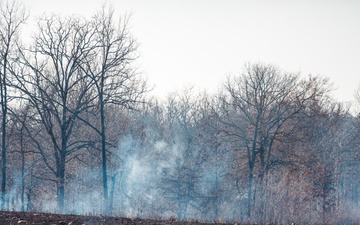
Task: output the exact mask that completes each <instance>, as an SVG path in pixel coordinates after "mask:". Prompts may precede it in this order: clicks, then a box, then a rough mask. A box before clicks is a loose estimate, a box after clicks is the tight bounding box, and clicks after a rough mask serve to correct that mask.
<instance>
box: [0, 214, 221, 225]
mask: <svg viewBox="0 0 360 225" xmlns="http://www.w3.org/2000/svg"><path fill="white" fill-rule="evenodd" d="M0 224H1V225H27V224H29V225H30V224H31V225H120V224H123V225H190V224H191V225H216V224H217V223H200V222H197V221H191V222H190V221H189V222H179V221H176V220H161V221H160V220H147V219H138V218H135V219H131V218H122V217H108V216H79V215H65V214H52V213H37V212H8V211H0ZM222 225H224V224H222Z"/></svg>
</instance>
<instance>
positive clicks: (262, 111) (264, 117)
mask: <svg viewBox="0 0 360 225" xmlns="http://www.w3.org/2000/svg"><path fill="white" fill-rule="evenodd" d="M311 84H312V80H309V81H300V80H299V76H298V75H297V74H291V73H284V72H282V71H280V70H279V69H278V68H277V67H275V66H272V65H264V64H261V63H258V64H248V65H247V66H246V67H245V72H244V73H243V74H242V75H240V76H237V77H235V78H229V79H228V81H227V83H226V85H225V89H226V92H227V97H224V98H223V102H225V104H224V106H225V108H224V109H225V111H224V115H225V116H223V118H224V119H222V118H221V117H219V118H220V119H221V121H222V123H224V125H226V127H227V128H228V129H227V130H226V131H225V132H226V133H227V135H229V136H230V137H233V138H235V139H236V140H237V142H238V147H237V148H238V149H239V150H240V152H242V151H244V152H245V153H246V157H247V160H248V162H247V166H248V194H247V201H248V202H247V208H248V212H247V216H248V217H249V218H251V217H252V216H253V215H252V213H253V211H252V208H253V204H254V203H255V200H256V196H255V195H254V178H255V177H259V178H260V180H259V182H260V184H261V185H263V184H264V183H263V182H265V186H266V176H267V174H268V172H269V170H270V168H271V167H272V166H273V165H276V164H277V162H278V161H279V160H281V159H278V158H277V157H276V156H275V155H274V146H276V143H277V142H279V141H280V140H281V139H283V138H284V137H286V136H288V135H289V134H290V133H291V132H293V131H295V129H294V126H295V125H296V123H288V122H290V121H292V120H293V119H295V118H296V116H297V115H298V114H299V113H301V112H302V110H303V109H304V108H305V107H306V104H307V102H308V101H309V100H310V99H312V98H316V95H319V94H321V93H320V91H319V90H318V89H317V87H312V85H311ZM321 85H324V84H322V83H321ZM261 185H260V187H261ZM263 186H264V185H263ZM260 193H264V191H263V190H260ZM260 199H263V200H264V201H263V203H261V204H263V207H261V208H263V209H264V208H266V207H265V205H264V204H266V197H265V198H260ZM258 213H259V214H260V217H262V216H264V211H263V210H261V211H259V212H258ZM258 216H259V215H258ZM258 216H257V217H258ZM265 216H266V215H265Z"/></svg>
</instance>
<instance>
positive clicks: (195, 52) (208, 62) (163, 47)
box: [24, 0, 360, 102]
mask: <svg viewBox="0 0 360 225" xmlns="http://www.w3.org/2000/svg"><path fill="white" fill-rule="evenodd" d="M24 2H25V4H26V6H27V8H28V9H30V12H31V15H32V16H37V15H41V13H43V12H55V13H61V14H63V15H68V14H80V15H84V16H91V15H92V14H93V13H94V12H95V11H96V10H97V9H99V8H100V6H101V4H102V1H96V0H62V1H58V0H24ZM107 2H108V3H110V4H112V6H113V7H114V10H115V12H116V13H118V14H119V15H124V14H125V13H131V14H132V16H131V20H130V24H129V25H130V32H131V33H132V34H133V35H134V37H136V39H137V40H138V42H139V43H140V47H139V53H140V55H141V57H140V58H139V60H138V63H139V64H140V68H141V70H142V71H143V74H144V76H146V77H147V78H148V81H149V83H150V84H154V85H155V89H154V90H153V94H154V95H157V96H159V97H162V96H166V95H167V93H169V92H172V91H174V90H177V89H180V90H181V89H183V88H184V87H185V86H194V87H195V88H199V89H207V90H208V91H209V92H214V91H216V90H218V88H219V86H220V85H221V84H222V82H223V81H224V80H225V78H226V76H228V75H229V74H232V75H236V74H239V73H240V72H241V71H242V69H243V66H244V64H245V63H247V62H263V63H270V64H274V65H277V66H279V67H280V68H281V69H283V70H285V71H287V72H301V74H302V75H303V76H307V75H308V74H313V75H324V76H327V77H330V79H331V80H332V82H333V83H334V84H335V87H336V88H337V90H336V91H335V92H334V95H335V96H334V97H335V98H336V99H337V100H339V101H343V102H345V101H353V100H354V97H353V96H354V91H355V90H356V88H357V87H358V86H359V85H360V1H359V0H292V1H291V0H112V1H111V0H108V1H107Z"/></svg>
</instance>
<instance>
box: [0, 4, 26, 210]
mask: <svg viewBox="0 0 360 225" xmlns="http://www.w3.org/2000/svg"><path fill="white" fill-rule="evenodd" d="M0 13H1V16H0V48H1V50H0V65H1V70H0V98H1V99H0V104H1V165H2V167H1V174H2V180H1V209H4V208H5V195H6V164H7V162H6V145H7V144H6V131H7V129H6V125H7V120H8V118H7V117H8V103H9V101H10V97H9V93H8V91H9V90H8V88H9V67H11V64H12V63H14V62H15V61H16V59H15V57H14V53H15V52H16V51H17V44H18V41H19V30H20V26H21V25H22V24H24V23H25V21H26V19H27V17H28V15H27V13H26V12H25V9H24V7H23V5H22V4H21V3H20V2H18V1H16V0H13V1H11V2H9V1H6V2H0Z"/></svg>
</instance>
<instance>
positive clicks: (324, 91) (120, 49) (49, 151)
mask: <svg viewBox="0 0 360 225" xmlns="http://www.w3.org/2000/svg"><path fill="white" fill-rule="evenodd" d="M1 10H2V11H1V19H0V44H1V51H0V52H1V55H0V65H1V70H0V81H1V82H0V91H1V93H0V95H1V102H0V103H1V112H0V115H1V152H2V154H1V172H2V173H1V181H2V182H1V208H2V209H5V210H21V211H52V212H63V213H95V214H96V213H106V214H113V215H125V216H139V217H151V218H154V217H165V218H166V217H175V218H177V219H179V220H186V219H201V220H207V221H213V220H218V221H238V222H244V223H245V222H251V223H275V224H286V223H290V222H296V223H305V224H307V223H336V222H337V223H341V224H344V223H349V222H351V221H352V222H354V221H355V222H359V220H360V218H359V216H358V212H357V211H356V208H357V206H358V205H359V187H360V178H359V176H358V174H359V172H360V165H359V159H360V158H359V153H360V150H359V140H360V139H359V128H360V124H359V122H360V120H359V119H360V118H359V117H357V116H353V115H351V114H350V113H348V109H347V108H346V107H344V105H343V104H341V103H338V102H336V101H334V99H332V97H331V90H332V85H331V82H330V81H329V80H328V79H327V78H323V77H317V76H309V77H306V78H304V77H303V76H301V75H300V74H294V73H288V72H284V71H282V70H281V69H279V68H278V67H276V66H273V65H267V64H263V63H255V64H247V65H245V67H244V69H243V73H241V74H239V75H236V76H231V77H229V78H228V80H227V81H226V82H225V83H224V84H223V86H222V89H221V90H220V91H219V92H218V93H216V94H213V95H210V94H206V93H196V92H194V91H193V90H192V89H191V88H188V89H186V90H184V91H177V92H174V93H170V94H169V96H168V97H167V100H166V101H164V102H160V101H159V100H158V99H156V98H150V97H148V96H149V95H151V91H149V89H148V88H147V85H146V81H145V80H144V79H143V78H142V77H141V75H140V74H139V73H137V71H136V70H135V68H134V67H133V66H132V62H133V61H134V60H136V58H137V57H138V55H137V54H138V53H137V43H136V41H135V40H134V38H133V37H132V36H131V34H130V33H129V30H128V28H127V18H123V19H122V20H120V22H118V23H116V22H115V21H118V20H117V18H113V17H114V16H113V15H114V14H113V11H111V10H107V9H106V7H103V8H101V9H100V10H99V11H98V12H97V13H95V14H94V16H93V17H91V18H89V19H87V18H80V17H76V16H70V17H61V16H58V15H47V16H43V17H40V18H38V19H37V28H36V30H35V31H34V38H33V42H32V44H31V45H29V46H24V45H23V44H21V41H22V39H21V35H20V33H19V31H20V28H21V26H23V25H24V23H25V22H26V20H27V14H26V13H25V12H26V11H25V10H23V8H22V6H21V4H20V3H19V2H17V1H13V2H8V3H4V4H3V5H2V6H1ZM359 103H360V101H359Z"/></svg>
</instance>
